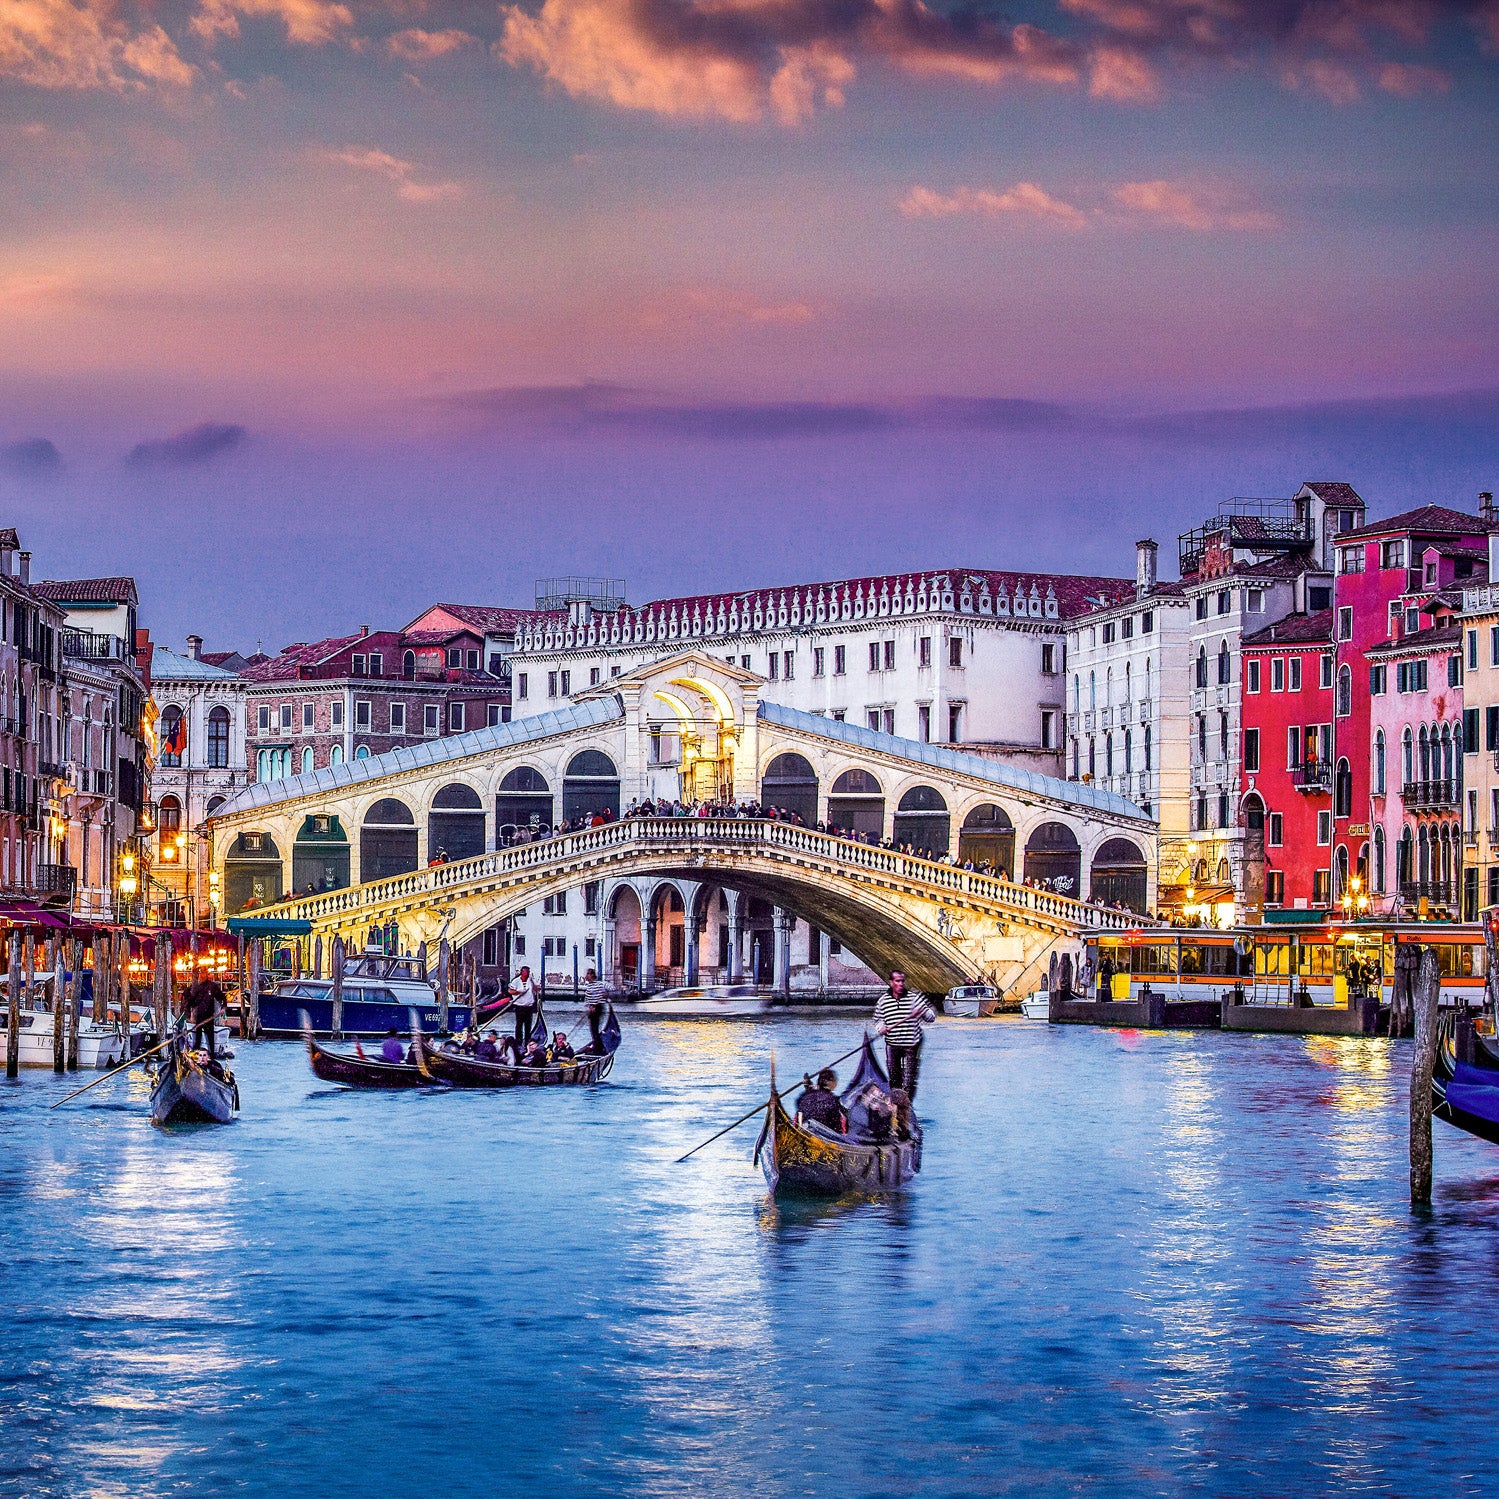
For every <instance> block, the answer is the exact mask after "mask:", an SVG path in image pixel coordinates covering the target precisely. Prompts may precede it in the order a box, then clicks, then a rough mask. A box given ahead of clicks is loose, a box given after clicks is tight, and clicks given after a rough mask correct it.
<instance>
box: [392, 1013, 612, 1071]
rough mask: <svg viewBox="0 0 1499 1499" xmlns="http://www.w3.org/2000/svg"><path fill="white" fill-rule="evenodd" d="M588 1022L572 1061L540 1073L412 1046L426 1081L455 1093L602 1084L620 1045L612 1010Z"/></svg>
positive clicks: (541, 1025)
mask: <svg viewBox="0 0 1499 1499" xmlns="http://www.w3.org/2000/svg"><path fill="white" fill-rule="evenodd" d="M588 1021H589V1029H590V1031H591V1032H592V1036H591V1039H590V1041H589V1044H588V1045H587V1046H586V1047H584V1048H583V1050H582V1051H580V1052H579V1053H578V1054H577V1056H576V1057H573V1058H571V1059H570V1060H567V1061H559V1062H548V1063H546V1064H545V1065H543V1066H540V1067H526V1066H523V1065H521V1064H520V1063H518V1062H514V1061H509V1062H507V1061H497V1062H490V1061H485V1060H483V1059H481V1058H479V1057H476V1056H473V1055H471V1054H470V1053H468V1052H464V1051H460V1050H459V1049H458V1048H457V1047H456V1046H453V1045H452V1044H451V1043H449V1044H448V1045H446V1046H437V1047H434V1046H432V1045H430V1044H429V1043H427V1042H426V1041H424V1040H423V1039H422V1038H420V1037H418V1038H417V1045H418V1046H420V1047H421V1048H422V1051H421V1056H422V1065H423V1066H424V1067H425V1068H426V1069H427V1071H428V1072H429V1073H430V1074H431V1076H432V1077H433V1078H435V1079H436V1080H437V1081H439V1082H444V1083H451V1084H452V1086H453V1087H455V1088H536V1087H557V1086H561V1087H568V1086H571V1087H582V1086H586V1085H587V1084H590V1083H600V1082H603V1080H604V1079H605V1078H606V1077H608V1076H609V1073H610V1071H611V1070H612V1069H613V1067H614V1054H615V1052H616V1051H618V1050H619V1043H620V1029H619V1021H618V1019H616V1018H615V1014H614V1006H613V1005H608V1006H607V1007H606V1010H605V1013H604V1014H603V1015H602V1016H600V1015H598V1014H596V1013H590V1015H589V1017H588ZM536 1028H537V1030H538V1032H539V1033H540V1034H542V1035H545V1034H546V1017H545V1015H543V1014H542V1012H541V1010H540V1007H538V1009H537V1012H536Z"/></svg>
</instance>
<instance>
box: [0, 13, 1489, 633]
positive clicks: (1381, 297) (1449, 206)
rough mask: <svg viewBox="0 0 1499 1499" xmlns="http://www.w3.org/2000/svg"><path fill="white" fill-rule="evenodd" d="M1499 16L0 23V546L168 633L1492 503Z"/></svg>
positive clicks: (902, 564)
mask: <svg viewBox="0 0 1499 1499" xmlns="http://www.w3.org/2000/svg"><path fill="white" fill-rule="evenodd" d="M1496 162H1499V0H1409V3H1402V0H1259V3H1249V0H1050V3H1043V0H1012V3H1009V4H1007V5H985V4H977V5H973V4H970V5H964V6H961V7H955V6H944V5H939V4H936V3H933V4H929V5H928V4H921V3H915V0H518V3H515V4H494V3H480V0H383V3H379V4H346V3H341V0H149V3H138V0H0V524H13V525H15V526H17V527H18V528H19V530H20V531H21V535H22V541H23V544H24V545H26V546H27V547H29V548H30V549H31V550H32V551H33V552H34V553H35V563H34V568H35V573H36V575H39V576H67V575H75V576H76V575H81V574H94V573H109V574H114V573H130V574H133V575H134V576H136V577H137V579H138V580H139V584H140V589H141V594H142V616H143V622H144V623H145V624H146V625H147V626H148V627H149V628H150V629H151V631H152V634H153V636H155V637H156V638H157V639H158V640H159V641H161V642H163V643H165V644H167V645H169V646H176V647H178V648H180V647H181V644H182V639H183V637H184V636H185V635H186V634H187V633H188V632H189V631H195V632H197V633H200V634H202V635H204V636H206V637H207V638H208V640H209V643H210V647H214V646H219V647H227V646H231V645H232V646H238V647H240V648H244V649H248V648H250V647H251V646H253V645H255V644H257V643H258V644H261V645H263V646H264V647H266V648H274V647H279V646H280V645H282V644H285V643H287V642H288V641H292V640H302V639H313V638H317V637H319V636H322V635H325V634H330V633H338V632H342V631H346V630H350V629H353V628H355V627H357V626H358V625H359V624H364V623H367V624H370V625H372V626H381V627H398V626H400V625H402V624H404V623H406V622H407V621H408V620H410V619H412V618H414V617H415V616H416V615H417V614H419V613H420V612H421V610H422V609H423V608H424V607H425V606H426V605H427V604H429V603H431V602H433V601H435V600H439V599H441V600H447V601H454V602H482V603H508V604H527V603H529V602H530V601H531V598H532V596H533V588H534V581H535V580H536V579H537V578H539V577H545V576H549V575H552V574H563V573H590V574H600V575H605V576H609V577H618V578H623V579H624V580H625V581H626V583H627V586H628V590H629V596H630V598H631V599H632V600H635V601H642V600H645V599H647V598H651V597H659V596H662V595H665V594H671V593H677V592H681V593H696V592H701V591H705V590H708V589H720V588H723V589H729V588H739V587H747V586H758V585H763V584H774V583H783V582H795V581H798V580H800V581H812V580H819V579H827V578H837V577H842V576H856V575H859V574H861V573H867V572H878V571H898V570H905V569H908V568H913V567H943V566H949V567H950V566H955V565H967V566H981V567H995V568H1015V569H1038V570H1052V571H1076V572H1087V573H1117V574H1124V575H1128V574H1130V573H1132V571H1133V543H1134V541H1135V540H1136V539H1137V538H1138V537H1141V536H1145V535H1153V536H1157V537H1159V538H1160V539H1161V540H1162V542H1163V543H1164V550H1165V551H1166V552H1167V554H1168V555H1169V553H1170V551H1171V546H1170V543H1171V538H1172V537H1174V536H1175V534H1176V533H1177V532H1178V531H1180V530H1182V529H1185V528H1186V527H1187V526H1189V525H1191V524H1193V523H1195V522H1197V521H1199V520H1200V519H1202V518H1203V517H1205V516H1206V515H1209V514H1211V513H1213V512H1214V511H1215V510H1216V509H1217V508H1218V505H1219V504H1220V502H1222V501H1223V500H1226V499H1229V498H1231V497H1234V496H1244V495H1249V496H1273V495H1289V494H1291V493H1293V492H1294V491H1295V489H1296V488H1297V487H1298V486H1299V485H1300V484H1301V483H1302V482H1303V481H1304V480H1307V479H1345V480H1347V481H1349V482H1350V483H1352V484H1354V486H1355V487H1356V488H1357V489H1358V490H1359V491H1360V493H1361V494H1363V496H1364V497H1365V499H1366V500H1367V501H1368V502H1369V505H1370V510H1371V514H1379V513H1390V512H1393V511H1395V510H1398V509H1403V508H1406V507H1408V506H1411V505H1415V504H1424V503H1433V502H1435V503H1443V504H1450V505H1455V506H1460V507H1465V508H1469V507H1472V506H1474V505H1476V496H1477V492H1478V491H1479V490H1480V489H1493V488H1495V487H1496V480H1499V473H1496V468H1499V464H1496V462H1495V453H1496V438H1499V365H1496V359H1495V352H1494V351H1495V347H1496V336H1495V335H1496V332H1499V328H1496V323H1499V319H1496V309H1499V277H1496V276H1495V269H1496V266H1499V235H1496V223H1499V168H1496Z"/></svg>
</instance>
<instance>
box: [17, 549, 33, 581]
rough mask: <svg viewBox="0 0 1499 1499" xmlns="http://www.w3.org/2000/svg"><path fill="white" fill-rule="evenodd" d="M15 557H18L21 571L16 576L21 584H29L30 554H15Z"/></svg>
mask: <svg viewBox="0 0 1499 1499" xmlns="http://www.w3.org/2000/svg"><path fill="white" fill-rule="evenodd" d="M17 556H18V557H19V559H20V563H21V571H20V572H19V573H18V574H17V576H18V577H19V578H20V580H21V581H22V582H23V583H29V582H30V581H31V553H30V552H19V553H17Z"/></svg>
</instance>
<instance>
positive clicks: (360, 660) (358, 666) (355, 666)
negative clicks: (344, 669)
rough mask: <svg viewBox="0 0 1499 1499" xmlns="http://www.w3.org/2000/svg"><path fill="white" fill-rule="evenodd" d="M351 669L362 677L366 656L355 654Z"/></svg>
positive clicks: (357, 675)
mask: <svg viewBox="0 0 1499 1499" xmlns="http://www.w3.org/2000/svg"><path fill="white" fill-rule="evenodd" d="M349 670H350V671H351V672H353V674H354V675H355V676H356V677H362V676H363V675H364V657H363V656H362V655H358V656H355V657H354V658H353V661H352V663H351V664H350V667H349Z"/></svg>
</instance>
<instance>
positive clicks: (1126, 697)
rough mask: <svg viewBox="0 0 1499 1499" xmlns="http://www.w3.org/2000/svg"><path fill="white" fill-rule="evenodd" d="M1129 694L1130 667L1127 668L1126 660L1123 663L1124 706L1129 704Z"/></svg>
mask: <svg viewBox="0 0 1499 1499" xmlns="http://www.w3.org/2000/svg"><path fill="white" fill-rule="evenodd" d="M1129 694H1130V669H1129V662H1128V661H1126V662H1125V663H1124V702H1125V706H1126V707H1127V706H1128V705H1129V700H1130V696H1129Z"/></svg>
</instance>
